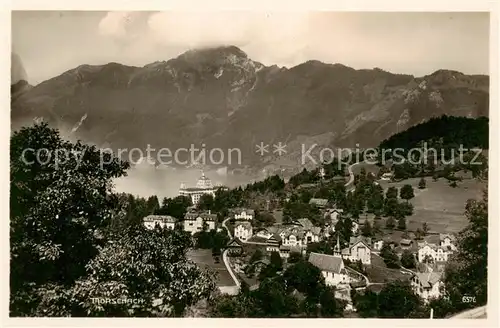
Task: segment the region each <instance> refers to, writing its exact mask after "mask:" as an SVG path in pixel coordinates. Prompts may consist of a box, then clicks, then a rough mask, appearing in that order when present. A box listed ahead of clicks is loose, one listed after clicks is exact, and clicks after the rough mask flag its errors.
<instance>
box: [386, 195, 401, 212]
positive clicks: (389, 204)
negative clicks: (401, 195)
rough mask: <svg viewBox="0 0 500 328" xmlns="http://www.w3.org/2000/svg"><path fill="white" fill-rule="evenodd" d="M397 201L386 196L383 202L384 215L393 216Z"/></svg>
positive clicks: (396, 210) (397, 204)
mask: <svg viewBox="0 0 500 328" xmlns="http://www.w3.org/2000/svg"><path fill="white" fill-rule="evenodd" d="M398 207H399V203H398V200H397V199H396V198H391V197H388V198H386V199H385V203H384V214H385V215H386V216H395V215H396V214H397V213H398Z"/></svg>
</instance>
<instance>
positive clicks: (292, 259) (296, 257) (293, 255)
mask: <svg viewBox="0 0 500 328" xmlns="http://www.w3.org/2000/svg"><path fill="white" fill-rule="evenodd" d="M303 259H304V258H303V256H302V254H300V253H299V252H290V256H289V257H288V259H287V262H288V264H293V263H297V262H299V261H301V260H303Z"/></svg>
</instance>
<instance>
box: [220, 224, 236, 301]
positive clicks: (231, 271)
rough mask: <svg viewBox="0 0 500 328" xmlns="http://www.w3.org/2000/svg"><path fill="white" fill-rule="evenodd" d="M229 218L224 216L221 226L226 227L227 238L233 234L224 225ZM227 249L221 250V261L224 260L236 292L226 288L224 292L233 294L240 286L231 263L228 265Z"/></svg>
mask: <svg viewBox="0 0 500 328" xmlns="http://www.w3.org/2000/svg"><path fill="white" fill-rule="evenodd" d="M228 220H229V218H226V219H225V220H224V221H222V226H223V227H224V229H226V231H227V234H228V235H229V238H231V239H232V238H233V236H232V235H231V231H229V228H228V227H227V226H226V222H227V221H228ZM228 251H229V249H227V248H226V249H225V250H224V251H223V252H222V261H223V262H224V265H225V266H226V270H227V271H228V272H229V274H230V275H231V278H233V281H234V284H235V285H236V292H235V291H233V290H228V291H226V294H234V293H236V294H237V292H238V291H239V290H240V286H241V283H240V281H239V279H238V277H236V274H235V273H234V271H233V268H231V265H229V259H228V256H227V252H228Z"/></svg>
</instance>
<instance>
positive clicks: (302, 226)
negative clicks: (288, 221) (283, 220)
mask: <svg viewBox="0 0 500 328" xmlns="http://www.w3.org/2000/svg"><path fill="white" fill-rule="evenodd" d="M278 234H279V235H280V237H281V239H282V242H283V245H285V246H300V247H306V246H307V244H309V243H316V242H319V240H320V239H321V228H320V227H316V226H315V225H313V224H312V222H311V221H310V220H309V219H307V218H302V219H298V220H296V221H295V222H294V223H293V225H291V226H284V227H283V230H281V231H280V232H278Z"/></svg>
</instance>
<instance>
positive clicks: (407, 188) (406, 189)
mask: <svg viewBox="0 0 500 328" xmlns="http://www.w3.org/2000/svg"><path fill="white" fill-rule="evenodd" d="M413 197H415V194H414V192H413V187H412V186H411V185H409V184H405V185H404V186H403V187H402V188H401V198H403V199H405V200H406V201H407V202H408V201H409V200H410V199H412V198H413Z"/></svg>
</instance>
